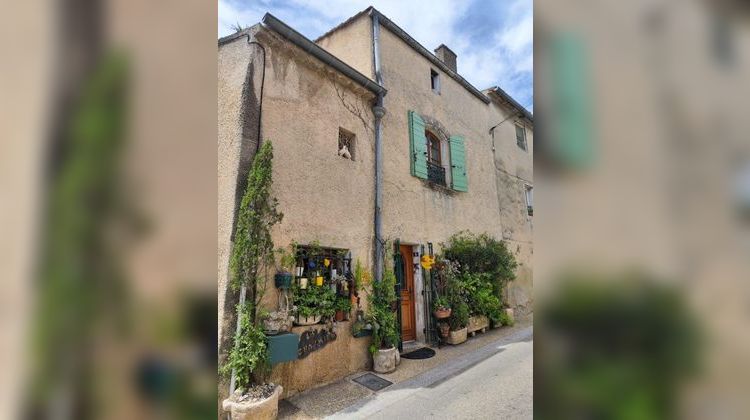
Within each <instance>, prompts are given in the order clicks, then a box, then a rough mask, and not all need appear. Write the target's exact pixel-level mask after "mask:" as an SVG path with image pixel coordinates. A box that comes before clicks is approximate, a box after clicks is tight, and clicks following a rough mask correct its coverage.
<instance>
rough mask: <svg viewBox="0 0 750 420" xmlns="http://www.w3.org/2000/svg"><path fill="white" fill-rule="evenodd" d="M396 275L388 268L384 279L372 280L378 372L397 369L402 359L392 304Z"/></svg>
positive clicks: (374, 361)
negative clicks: (398, 346)
mask: <svg viewBox="0 0 750 420" xmlns="http://www.w3.org/2000/svg"><path fill="white" fill-rule="evenodd" d="M395 287H396V275H395V274H394V273H393V270H386V271H385V273H384V274H383V280H381V281H379V282H378V281H375V282H372V291H371V293H370V294H369V295H368V299H369V310H370V315H369V318H370V322H371V323H372V325H373V333H372V344H370V353H371V354H372V368H373V370H374V371H375V372H378V373H388V372H393V371H394V370H396V365H397V364H398V362H399V361H400V357H399V353H398V349H397V348H396V345H397V344H398V338H399V331H398V324H397V322H396V313H395V312H394V311H393V310H391V306H392V305H393V304H394V302H396V290H395Z"/></svg>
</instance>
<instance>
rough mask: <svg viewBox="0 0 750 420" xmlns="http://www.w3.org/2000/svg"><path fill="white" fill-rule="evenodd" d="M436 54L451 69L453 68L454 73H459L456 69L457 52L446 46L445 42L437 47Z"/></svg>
mask: <svg viewBox="0 0 750 420" xmlns="http://www.w3.org/2000/svg"><path fill="white" fill-rule="evenodd" d="M435 55H436V56H437V58H439V59H440V61H442V62H443V63H445V65H446V66H448V68H449V69H451V70H453V72H454V73H458V71H457V70H456V53H454V52H453V51H451V49H450V48H448V47H446V46H445V44H440V46H439V47H437V48H435Z"/></svg>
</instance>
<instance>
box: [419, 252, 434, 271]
mask: <svg viewBox="0 0 750 420" xmlns="http://www.w3.org/2000/svg"><path fill="white" fill-rule="evenodd" d="M421 264H422V268H424V269H425V270H429V269H431V268H432V265H433V264H435V258H434V257H430V256H429V255H422V262H421Z"/></svg>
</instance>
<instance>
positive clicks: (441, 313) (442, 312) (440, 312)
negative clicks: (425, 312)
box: [432, 308, 452, 319]
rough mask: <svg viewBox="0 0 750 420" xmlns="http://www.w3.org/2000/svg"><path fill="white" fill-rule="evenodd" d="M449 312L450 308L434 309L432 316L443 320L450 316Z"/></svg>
mask: <svg viewBox="0 0 750 420" xmlns="http://www.w3.org/2000/svg"><path fill="white" fill-rule="evenodd" d="M451 312H452V310H451V308H441V309H436V310H435V312H433V313H432V314H433V315H435V318H437V319H445V318H448V317H450V316H451Z"/></svg>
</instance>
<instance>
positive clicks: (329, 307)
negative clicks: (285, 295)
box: [294, 286, 336, 325]
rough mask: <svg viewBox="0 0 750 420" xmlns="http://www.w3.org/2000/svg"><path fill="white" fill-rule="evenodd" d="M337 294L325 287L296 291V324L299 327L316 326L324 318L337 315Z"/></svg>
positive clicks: (312, 287)
mask: <svg viewBox="0 0 750 420" xmlns="http://www.w3.org/2000/svg"><path fill="white" fill-rule="evenodd" d="M335 299H336V294H335V293H334V292H333V291H331V289H330V288H328V287H325V286H311V287H308V288H307V289H301V288H300V289H296V288H295V289H294V307H295V318H294V323H295V324H297V325H314V324H317V323H319V322H320V321H321V320H322V319H323V317H332V316H333V314H334V313H335V311H336V310H335V309H334V302H335Z"/></svg>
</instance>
